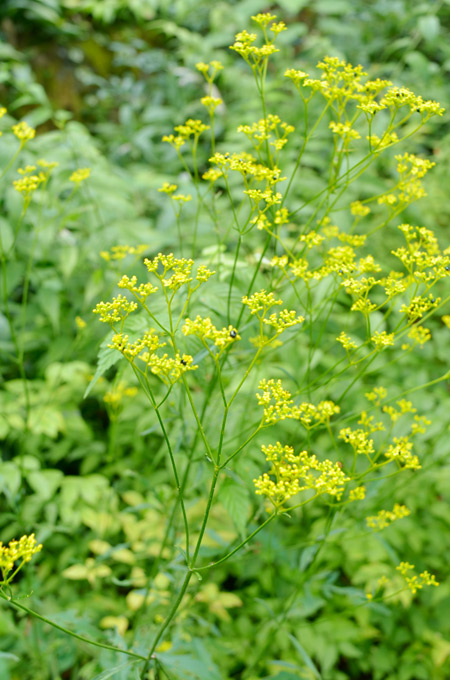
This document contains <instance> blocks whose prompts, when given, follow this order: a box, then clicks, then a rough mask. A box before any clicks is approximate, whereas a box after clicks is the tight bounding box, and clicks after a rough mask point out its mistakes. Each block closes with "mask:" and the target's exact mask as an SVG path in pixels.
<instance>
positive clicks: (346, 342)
mask: <svg viewBox="0 0 450 680" xmlns="http://www.w3.org/2000/svg"><path fill="white" fill-rule="evenodd" d="M336 340H337V341H338V342H340V343H341V345H342V347H343V348H344V349H345V350H346V351H347V352H348V351H349V350H351V349H357V348H358V345H357V344H356V342H354V341H353V340H352V339H351V337H350V336H349V335H347V333H344V331H341V333H340V335H339V337H338V338H336Z"/></svg>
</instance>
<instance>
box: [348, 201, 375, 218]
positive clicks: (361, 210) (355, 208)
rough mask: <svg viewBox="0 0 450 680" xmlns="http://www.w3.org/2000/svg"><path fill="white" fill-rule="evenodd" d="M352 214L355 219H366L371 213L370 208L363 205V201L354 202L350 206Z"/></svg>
mask: <svg viewBox="0 0 450 680" xmlns="http://www.w3.org/2000/svg"><path fill="white" fill-rule="evenodd" d="M350 212H351V214H352V215H354V216H355V217H365V216H366V215H368V214H369V213H370V208H369V206H368V205H364V204H363V203H361V201H353V203H351V204H350Z"/></svg>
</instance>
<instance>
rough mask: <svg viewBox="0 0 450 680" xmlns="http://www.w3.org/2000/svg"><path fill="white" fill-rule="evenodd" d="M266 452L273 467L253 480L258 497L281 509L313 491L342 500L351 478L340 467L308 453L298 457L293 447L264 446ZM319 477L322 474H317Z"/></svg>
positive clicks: (303, 452)
mask: <svg viewBox="0 0 450 680" xmlns="http://www.w3.org/2000/svg"><path fill="white" fill-rule="evenodd" d="M262 451H263V453H264V454H265V456H266V460H267V462H268V463H271V465H272V467H271V469H270V471H269V473H264V474H263V475H261V476H260V477H258V478H257V479H255V480H253V481H254V484H255V487H256V494H257V495H261V496H267V498H268V499H269V501H270V502H271V503H272V504H273V506H274V507H275V508H281V507H282V506H283V505H284V503H286V501H288V500H289V499H290V498H292V497H293V496H295V495H297V494H298V493H300V492H301V491H305V490H309V489H312V490H314V491H315V492H316V494H317V495H319V494H324V493H327V494H330V495H331V496H335V497H336V498H337V499H338V500H339V499H340V498H341V495H342V493H343V491H344V488H345V483H346V482H348V481H350V479H349V477H347V476H346V475H345V473H344V472H343V471H342V469H341V466H340V464H339V463H333V462H332V461H331V460H328V459H326V460H324V461H319V460H318V459H317V458H316V456H314V455H310V454H309V453H308V452H307V451H301V452H300V453H299V454H298V455H295V454H294V449H293V447H292V446H282V445H281V444H280V442H277V443H276V444H275V445H273V444H269V446H263V447H262ZM316 473H318V474H316Z"/></svg>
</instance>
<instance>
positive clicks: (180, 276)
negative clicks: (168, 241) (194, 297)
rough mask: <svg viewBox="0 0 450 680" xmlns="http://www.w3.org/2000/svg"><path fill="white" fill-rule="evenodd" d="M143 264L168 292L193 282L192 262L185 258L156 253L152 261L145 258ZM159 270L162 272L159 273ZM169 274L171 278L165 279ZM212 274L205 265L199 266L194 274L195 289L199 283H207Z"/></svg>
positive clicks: (171, 254)
mask: <svg viewBox="0 0 450 680" xmlns="http://www.w3.org/2000/svg"><path fill="white" fill-rule="evenodd" d="M144 264H145V266H146V267H147V269H148V271H149V272H151V273H152V274H154V275H155V276H156V278H157V279H159V281H161V283H162V284H163V286H164V287H165V288H169V290H173V291H177V290H179V288H181V286H184V285H185V284H189V283H190V282H191V281H193V280H194V278H193V276H192V267H193V266H194V261H193V260H190V259H189V260H188V259H186V258H181V259H180V258H176V257H175V256H174V255H173V253H170V254H169V255H163V254H162V253H158V255H157V256H156V257H154V258H153V260H149V259H148V258H145V260H144ZM160 270H162V272H161V273H160ZM169 272H170V273H171V276H169V277H168V278H166V275H167V274H168V273H169ZM213 274H215V272H213V271H210V270H209V269H208V268H207V267H206V266H205V265H199V267H198V268H197V274H196V281H197V282H198V283H197V286H196V288H198V286H199V285H200V284H201V283H204V282H205V281H207V280H208V279H209V278H210V277H211V276H213ZM196 288H195V289H196ZM195 289H194V290H195Z"/></svg>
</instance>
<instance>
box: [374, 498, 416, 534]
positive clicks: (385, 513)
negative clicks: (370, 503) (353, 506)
mask: <svg viewBox="0 0 450 680" xmlns="http://www.w3.org/2000/svg"><path fill="white" fill-rule="evenodd" d="M410 514H411V512H410V511H409V510H408V508H407V507H406V505H399V503H395V505H394V507H393V509H392V510H380V511H379V512H378V513H377V514H376V515H374V516H371V517H366V523H367V526H368V527H371V528H372V529H378V530H381V529H385V528H386V527H388V526H389V525H390V524H392V522H395V520H396V519H402V517H408V515H410Z"/></svg>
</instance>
